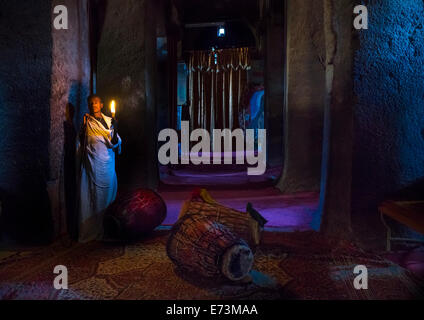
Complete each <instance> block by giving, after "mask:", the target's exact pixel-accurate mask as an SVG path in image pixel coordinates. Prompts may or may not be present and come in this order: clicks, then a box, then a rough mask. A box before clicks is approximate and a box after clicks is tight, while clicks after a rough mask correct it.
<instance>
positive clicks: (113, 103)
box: [110, 100, 116, 116]
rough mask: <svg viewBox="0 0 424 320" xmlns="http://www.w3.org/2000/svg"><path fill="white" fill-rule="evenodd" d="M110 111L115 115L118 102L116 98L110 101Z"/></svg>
mask: <svg viewBox="0 0 424 320" xmlns="http://www.w3.org/2000/svg"><path fill="white" fill-rule="evenodd" d="M110 112H111V113H112V115H113V116H115V113H116V102H115V100H112V102H111V103H110Z"/></svg>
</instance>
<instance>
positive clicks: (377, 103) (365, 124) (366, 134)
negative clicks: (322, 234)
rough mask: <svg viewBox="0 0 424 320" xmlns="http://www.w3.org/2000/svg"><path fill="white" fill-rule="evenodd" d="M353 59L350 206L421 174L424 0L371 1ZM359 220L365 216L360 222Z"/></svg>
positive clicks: (371, 201) (370, 205) (359, 206)
mask: <svg viewBox="0 0 424 320" xmlns="http://www.w3.org/2000/svg"><path fill="white" fill-rule="evenodd" d="M368 9H369V30H366V31H361V32H360V33H359V36H360V49H359V50H358V51H357V53H356V57H355V69H354V70H355V94H356V96H357V98H358V102H357V105H356V107H355V145H354V162H353V165H354V167H353V210H354V215H355V216H359V217H362V216H363V215H364V214H366V215H367V216H368V215H369V214H370V213H371V214H374V215H375V216H377V206H378V203H379V202H380V201H382V200H383V199H384V198H386V197H389V196H391V194H393V193H396V192H397V191H399V190H401V189H403V188H405V187H408V186H410V185H412V184H414V183H417V182H418V181H419V180H421V181H422V179H423V177H424V131H423V130H424V2H423V1H422V0H390V1H384V0H370V1H369V3H368ZM361 221H363V220H361Z"/></svg>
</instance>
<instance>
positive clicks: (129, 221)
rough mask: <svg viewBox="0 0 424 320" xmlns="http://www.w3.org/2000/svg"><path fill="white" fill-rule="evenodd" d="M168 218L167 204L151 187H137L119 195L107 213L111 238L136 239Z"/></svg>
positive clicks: (107, 228) (106, 228) (106, 222)
mask: <svg viewBox="0 0 424 320" xmlns="http://www.w3.org/2000/svg"><path fill="white" fill-rule="evenodd" d="M165 218H166V204H165V202H164V201H163V200H162V198H161V197H160V196H159V195H158V194H157V193H156V192H154V191H152V190H149V189H137V190H135V191H132V192H129V193H123V194H121V195H119V196H118V197H117V199H116V200H115V202H114V203H113V204H112V205H111V206H110V207H109V209H108V211H107V213H106V215H105V220H104V224H105V232H106V236H108V237H110V238H120V239H136V238H139V237H141V236H144V235H146V234H148V233H150V232H151V231H153V230H154V229H155V228H156V227H158V226H159V225H160V224H161V223H162V222H163V221H164V220H165Z"/></svg>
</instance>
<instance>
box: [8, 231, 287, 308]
mask: <svg viewBox="0 0 424 320" xmlns="http://www.w3.org/2000/svg"><path fill="white" fill-rule="evenodd" d="M166 238H167V237H166V236H160V235H159V236H156V237H153V238H150V239H147V240H145V241H142V242H140V243H137V244H130V245H107V244H102V243H95V242H93V243H90V244H87V245H79V244H75V245H73V246H72V247H70V248H63V247H62V246H61V245H60V244H55V245H53V246H51V247H48V248H39V249H34V250H31V251H23V252H15V253H12V252H9V253H8V254H5V253H4V254H3V259H2V260H0V298H1V299H37V300H39V299H129V300H134V299H145V300H150V299H153V300H167V299H172V300H174V299H175V300H179V299H184V300H191V299H202V300H208V299H214V300H215V299H280V298H282V288H283V287H284V285H286V284H287V283H288V281H290V277H289V276H288V275H287V274H286V273H285V272H284V271H283V270H282V269H280V268H279V263H280V262H281V261H282V260H284V259H285V257H286V256H287V255H286V254H285V253H282V252H275V251H273V250H271V249H270V250H260V251H258V252H257V253H256V264H255V271H253V273H252V278H253V281H252V282H250V283H238V284H233V283H229V282H227V281H225V280H220V279H214V280H212V281H209V280H204V279H199V278H196V277H189V276H187V275H184V274H181V273H180V272H179V271H178V270H175V268H174V266H173V264H172V262H171V261H170V259H169V258H168V257H167V255H166V251H165V243H166ZM56 265H64V266H67V268H68V273H69V290H60V291H57V290H55V289H54V288H53V280H54V277H55V276H56V275H55V274H53V269H54V267H55V266H56Z"/></svg>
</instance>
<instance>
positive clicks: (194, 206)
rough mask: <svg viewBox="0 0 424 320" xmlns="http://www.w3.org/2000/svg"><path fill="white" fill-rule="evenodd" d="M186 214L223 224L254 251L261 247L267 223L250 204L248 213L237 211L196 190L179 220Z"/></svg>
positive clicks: (205, 192) (185, 204) (202, 190)
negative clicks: (196, 215)
mask: <svg viewBox="0 0 424 320" xmlns="http://www.w3.org/2000/svg"><path fill="white" fill-rule="evenodd" d="M186 214H199V215H202V216H204V217H207V218H208V219H210V220H213V221H216V222H218V223H220V224H223V225H224V226H226V227H227V228H229V229H230V230H231V231H232V232H233V233H234V234H235V235H237V236H238V237H240V238H242V239H244V240H245V241H246V242H247V243H248V244H249V246H250V248H252V250H254V249H255V248H256V246H258V245H259V243H260V241H261V235H262V231H263V227H264V224H265V223H266V222H267V221H266V220H265V219H264V218H263V217H262V216H261V215H260V214H259V213H258V212H257V211H256V210H255V209H253V207H252V206H251V205H250V204H249V205H248V206H247V210H246V212H241V211H237V210H234V209H232V208H228V207H226V206H223V205H221V204H219V203H218V202H216V201H215V200H214V199H213V198H212V197H211V196H210V194H209V193H208V192H207V191H206V190H205V189H200V190H196V191H195V192H193V194H192V197H191V199H190V200H188V201H186V202H184V204H183V206H182V208H181V211H180V215H179V218H181V217H183V216H184V215H186Z"/></svg>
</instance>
